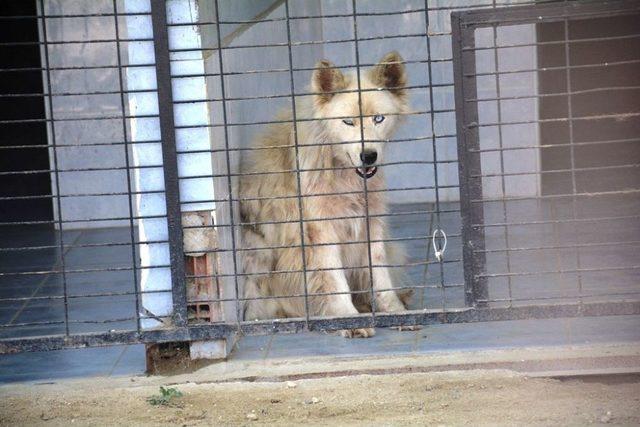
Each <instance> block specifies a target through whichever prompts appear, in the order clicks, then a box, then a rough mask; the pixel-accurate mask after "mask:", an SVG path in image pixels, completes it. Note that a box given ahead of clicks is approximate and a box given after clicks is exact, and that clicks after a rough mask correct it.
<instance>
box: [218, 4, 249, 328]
mask: <svg viewBox="0 0 640 427" xmlns="http://www.w3.org/2000/svg"><path fill="white" fill-rule="evenodd" d="M215 9H216V21H218V20H219V18H220V16H219V13H220V9H219V3H218V0H215ZM216 37H217V42H218V45H220V44H221V43H222V36H221V34H220V25H216ZM218 67H220V75H221V77H220V92H221V93H222V119H223V121H224V123H225V126H224V147H225V149H226V151H225V160H226V163H227V192H228V193H229V198H230V199H232V198H233V182H232V175H231V157H230V152H229V146H230V144H229V128H228V127H227V102H226V98H225V97H226V95H227V91H226V87H225V82H224V63H223V60H222V50H220V49H218ZM229 222H230V223H231V250H232V252H231V256H232V260H233V273H234V277H233V280H234V290H235V293H236V322H240V321H241V320H242V318H243V316H244V313H243V312H242V307H240V284H239V282H238V271H239V270H238V259H237V244H236V231H235V230H236V229H235V226H234V222H235V214H234V212H233V206H229Z"/></svg>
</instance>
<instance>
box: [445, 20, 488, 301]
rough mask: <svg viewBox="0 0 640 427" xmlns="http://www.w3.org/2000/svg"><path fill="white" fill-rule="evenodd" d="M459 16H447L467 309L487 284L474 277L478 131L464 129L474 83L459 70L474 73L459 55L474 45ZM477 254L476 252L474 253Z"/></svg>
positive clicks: (467, 57)
mask: <svg viewBox="0 0 640 427" xmlns="http://www.w3.org/2000/svg"><path fill="white" fill-rule="evenodd" d="M461 18H462V17H461V14H460V13H452V14H451V30H452V46H453V73H454V88H455V102H456V128H457V133H458V135H457V138H458V160H459V161H458V174H459V182H460V200H461V202H460V205H461V214H462V235H463V242H462V245H463V246H462V253H463V260H464V261H463V264H464V276H465V283H466V284H467V287H466V289H465V301H466V304H467V306H476V305H478V304H482V303H481V302H479V301H480V300H486V299H487V298H488V288H487V282H486V280H485V279H484V278H481V277H479V276H478V272H480V271H484V270H485V265H486V258H485V254H484V252H482V251H483V250H484V248H485V245H484V231H483V229H481V228H477V227H476V228H474V227H473V224H474V223H483V222H484V219H483V218H484V213H483V207H482V206H478V205H477V204H476V205H473V204H472V203H471V200H474V199H482V184H481V183H480V182H479V181H478V180H470V179H469V177H470V176H471V175H473V174H481V173H482V172H481V165H480V156H479V155H477V154H472V153H471V152H470V150H478V149H479V146H480V141H479V135H478V128H477V127H476V126H468V124H471V123H477V122H478V107H477V104H469V103H466V102H465V99H468V98H469V97H471V96H474V97H475V96H476V93H477V90H476V83H475V80H471V79H464V76H463V70H465V71H469V72H472V73H475V68H476V64H475V55H474V54H470V53H469V52H466V53H465V52H463V51H462V48H463V47H464V46H474V45H475V34H474V31H473V29H469V28H467V27H466V26H464V25H463V22H462V19H461ZM476 251H478V252H476Z"/></svg>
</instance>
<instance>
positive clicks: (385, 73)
mask: <svg viewBox="0 0 640 427" xmlns="http://www.w3.org/2000/svg"><path fill="white" fill-rule="evenodd" d="M403 62H404V60H403V59H402V56H400V54H399V53H398V52H396V51H395V50H394V51H393V52H389V53H387V54H386V55H385V56H384V57H383V58H382V59H381V60H380V62H379V63H378V64H377V65H376V66H374V67H373V68H372V69H371V71H369V78H370V80H371V82H372V83H373V84H374V85H376V86H378V87H382V88H386V89H388V90H389V91H390V92H391V93H393V94H394V95H396V96H398V97H400V98H404V97H405V96H406V89H405V86H406V85H407V72H406V70H405V67H404V63H403Z"/></svg>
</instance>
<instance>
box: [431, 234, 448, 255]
mask: <svg viewBox="0 0 640 427" xmlns="http://www.w3.org/2000/svg"><path fill="white" fill-rule="evenodd" d="M438 235H439V236H438ZM436 240H437V241H438V242H442V246H441V247H440V244H439V243H438V244H436ZM431 243H432V244H433V253H434V255H435V256H436V259H437V260H438V262H442V261H443V260H444V251H445V250H446V249H447V234H446V233H445V232H444V230H441V229H439V228H436V229H435V230H433V235H432V236H431Z"/></svg>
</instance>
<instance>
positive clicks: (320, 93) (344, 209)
mask: <svg viewBox="0 0 640 427" xmlns="http://www.w3.org/2000/svg"><path fill="white" fill-rule="evenodd" d="M406 84H407V76H406V70H405V67H404V64H403V59H402V57H401V56H400V54H399V53H397V52H390V53H388V54H387V55H385V56H384V57H383V58H382V59H381V60H380V62H379V63H377V64H376V65H375V66H373V67H372V68H370V69H369V70H367V71H366V72H363V73H362V74H361V76H360V87H359V86H358V78H357V76H356V74H353V73H352V74H344V73H342V72H341V71H340V70H339V69H338V68H336V67H335V66H334V65H333V64H331V63H330V62H329V61H326V60H323V61H320V62H318V63H317V64H316V67H315V69H314V72H313V74H312V77H311V84H310V88H311V95H309V96H306V97H304V98H305V99H302V100H297V102H296V104H295V117H296V121H295V123H294V122H293V118H292V117H293V114H292V112H291V111H290V112H287V113H284V114H282V115H280V116H279V118H280V120H279V122H278V123H274V124H272V125H270V126H269V127H268V129H267V130H266V131H265V132H264V134H262V135H261V137H260V138H259V139H258V140H257V141H256V142H255V144H254V146H253V148H254V149H253V150H250V152H249V154H248V155H247V156H245V158H244V159H243V160H242V161H241V174H240V175H241V178H240V187H239V193H240V218H241V221H242V226H241V241H242V243H241V244H242V248H243V249H245V250H244V251H242V253H243V256H242V261H241V263H242V267H243V271H244V273H245V276H246V279H245V284H244V296H245V301H246V304H245V312H244V314H245V320H262V319H274V318H283V317H305V314H306V313H307V310H308V315H309V316H311V317H315V316H353V315H357V314H358V313H359V312H362V311H370V310H371V304H372V296H373V298H374V299H375V309H376V311H377V312H399V311H403V310H406V304H407V302H408V300H409V298H410V296H411V295H410V292H405V291H403V290H399V289H394V278H393V273H392V272H391V271H390V270H391V269H389V268H388V267H386V266H387V265H389V264H392V263H401V262H402V259H403V254H402V251H401V249H399V248H397V247H395V248H394V247H393V246H391V245H389V244H388V243H385V239H387V237H388V235H387V225H386V222H385V216H384V215H385V214H386V213H387V209H388V208H387V202H386V200H385V192H384V188H385V186H384V177H383V170H382V169H383V167H379V166H378V165H379V164H381V163H383V161H384V149H383V148H384V141H386V140H388V139H389V138H390V137H391V136H392V135H393V133H394V131H395V130H396V128H397V126H398V124H399V123H400V122H401V119H402V117H403V116H402V115H403V114H404V113H407V112H408V111H409V106H408V100H407V98H408V95H407V91H406ZM359 89H360V90H359ZM359 105H361V106H362V107H361V108H360V107H359ZM361 118H362V120H363V122H362V129H361V124H360V119H361ZM361 131H362V132H363V134H361ZM361 135H362V136H364V139H363V138H362V137H361ZM296 171H299V172H298V173H296ZM365 180H366V189H367V197H366V199H365ZM367 208H368V212H369V218H368V223H369V224H368V227H367V218H366V209H367ZM300 215H302V218H303V219H304V221H303V222H300ZM367 228H368V230H367ZM301 236H302V238H301ZM367 240H369V241H370V242H371V243H370V249H369V248H368V245H367V243H366V242H367ZM256 248H265V249H256ZM247 249H249V250H247ZM303 253H304V262H303ZM370 260H371V263H372V264H371V265H372V267H371V271H370V270H369V262H370ZM376 265H381V267H378V266H376ZM305 269H306V270H307V274H306V292H307V296H308V298H307V299H305V277H304V276H303V271H304V270H305ZM394 270H395V269H394ZM371 279H372V280H371ZM371 282H373V291H372V290H371ZM274 297H275V298H274ZM341 333H342V335H343V336H345V337H363V338H366V337H371V336H373V335H374V334H375V331H374V329H373V328H358V329H349V330H343V331H341Z"/></svg>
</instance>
